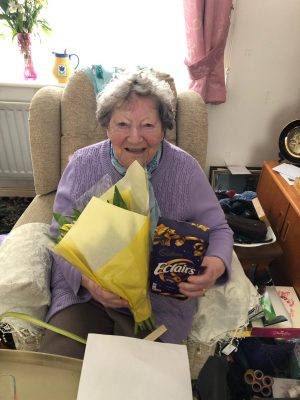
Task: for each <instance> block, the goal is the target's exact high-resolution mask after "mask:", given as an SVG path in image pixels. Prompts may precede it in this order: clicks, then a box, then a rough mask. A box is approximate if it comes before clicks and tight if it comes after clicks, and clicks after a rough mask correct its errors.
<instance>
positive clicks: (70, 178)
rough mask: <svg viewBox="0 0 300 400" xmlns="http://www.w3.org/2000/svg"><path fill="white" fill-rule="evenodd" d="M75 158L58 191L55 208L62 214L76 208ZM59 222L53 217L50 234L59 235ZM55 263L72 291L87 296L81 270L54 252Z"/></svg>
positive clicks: (69, 213)
mask: <svg viewBox="0 0 300 400" xmlns="http://www.w3.org/2000/svg"><path fill="white" fill-rule="evenodd" d="M74 164H75V160H74V158H73V159H71V160H70V162H69V163H68V165H67V167H66V169H65V170H64V173H63V175H62V177H61V179H60V182H59V185H58V188H57V193H56V197H55V201H54V206H53V210H54V211H55V212H57V213H60V214H62V215H71V214H72V210H73V208H75V204H74V199H73V198H72V188H73V187H74V181H75V165H74ZM57 227H58V224H57V222H56V221H55V220H54V219H53V220H52V223H51V227H50V234H51V235H52V236H55V235H57V234H58V233H57V232H58V231H57ZM53 263H55V264H56V265H55V268H58V269H59V270H60V271H61V272H62V274H63V276H64V278H65V280H66V281H67V282H68V285H69V286H70V287H71V289H72V291H73V292H74V294H75V295H77V296H84V297H86V296H87V291H86V290H85V289H84V288H83V287H81V286H80V285H81V277H82V275H81V272H80V271H79V270H78V269H77V268H75V267H73V266H72V265H71V264H70V263H69V262H67V261H66V260H64V259H63V258H62V257H60V256H58V255H57V254H54V253H53Z"/></svg>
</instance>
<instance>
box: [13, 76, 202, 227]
mask: <svg viewBox="0 0 300 400" xmlns="http://www.w3.org/2000/svg"><path fill="white" fill-rule="evenodd" d="M157 76H158V77H159V78H160V79H164V80H166V81H167V82H168V83H169V84H170V86H171V88H172V90H173V91H174V93H176V88H175V84H174V80H173V79H172V77H171V76H170V75H168V74H164V73H161V72H157ZM176 101H177V104H176V110H177V113H176V126H175V127H174V128H173V129H172V130H170V131H168V132H167V135H166V138H167V140H169V141H170V142H172V143H174V144H177V145H178V146H179V147H181V148H183V149H184V150H186V151H187V152H189V153H190V154H192V155H193V156H194V157H195V158H196V159H197V160H198V161H199V163H200V165H201V166H203V167H204V165H205V159H206V149H207V113H206V106H205V104H204V102H203V101H202V99H201V97H200V96H199V95H197V94H196V93H195V92H192V91H190V90H187V91H184V92H182V93H178V94H177V93H176ZM95 113H96V96H95V92H94V88H93V85H92V83H91V81H90V79H89V78H88V76H87V75H86V74H85V72H83V71H76V72H75V73H74V74H73V75H72V76H71V78H70V80H69V81H68V83H67V84H66V86H65V87H64V88H62V87H43V88H42V89H40V90H39V91H38V92H37V93H36V94H35V95H34V97H33V99H32V102H31V105H30V111H29V130H30V146H31V156H32V165H33V176H34V185H35V191H36V197H35V198H34V200H33V201H32V203H31V204H30V206H29V207H28V208H27V210H26V211H25V213H24V214H23V215H22V216H21V218H20V219H19V220H18V221H17V223H16V224H15V226H14V228H15V227H17V226H20V225H23V224H26V223H29V222H43V223H50V222H51V218H52V207H53V202H54V197H55V192H56V189H57V185H58V182H59V179H60V177H61V174H62V172H63V170H64V168H65V166H66V164H67V162H68V157H69V156H70V155H71V154H72V153H73V152H74V151H75V150H77V149H79V148H81V147H84V146H88V145H90V144H93V143H96V142H98V141H101V140H103V139H105V138H106V135H105V132H104V131H103V129H102V128H101V127H100V125H99V124H98V121H97V120H96V116H95Z"/></svg>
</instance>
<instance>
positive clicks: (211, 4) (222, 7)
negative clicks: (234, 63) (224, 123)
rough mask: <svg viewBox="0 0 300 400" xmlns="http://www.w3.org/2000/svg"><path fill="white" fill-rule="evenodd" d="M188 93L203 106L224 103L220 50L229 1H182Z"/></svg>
mask: <svg viewBox="0 0 300 400" xmlns="http://www.w3.org/2000/svg"><path fill="white" fill-rule="evenodd" d="M183 1H184V17H185V26H186V38H187V47H188V53H187V57H186V59H185V64H186V66H187V68H188V71H189V75H190V78H191V84H190V89H192V90H194V91H196V92H197V93H199V94H200V95H201V97H202V98H203V100H204V102H205V103H212V104H219V103H224V102H225V101H226V88H225V77H224V49H225V45H226V39H227V35H228V30H229V26H230V12H231V8H232V0H183Z"/></svg>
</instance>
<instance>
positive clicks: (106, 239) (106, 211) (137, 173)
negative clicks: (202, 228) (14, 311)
mask: <svg viewBox="0 0 300 400" xmlns="http://www.w3.org/2000/svg"><path fill="white" fill-rule="evenodd" d="M116 186H117V187H118V189H119V191H120V193H121V196H122V197H123V200H124V201H125V203H126V205H127V208H128V210H125V209H123V208H120V207H117V206H115V205H113V204H112V201H113V195H114V188H115V187H114V186H113V187H111V188H110V189H109V190H108V191H107V192H105V193H104V194H103V195H102V196H101V197H100V198H97V197H93V198H92V199H91V200H90V202H89V203H88V204H87V206H86V207H85V209H84V210H83V212H82V213H81V215H80V216H79V218H78V219H77V221H76V222H75V224H74V225H73V226H72V228H71V229H70V230H69V231H68V232H67V234H66V235H65V236H64V237H63V238H62V239H61V241H60V242H59V243H58V244H57V245H55V246H54V247H53V249H52V250H53V252H54V253H56V254H58V255H60V256H62V257H63V258H64V259H66V260H67V261H68V262H70V263H71V264H72V265H74V266H75V267H77V268H78V269H79V270H80V271H81V272H82V274H84V275H86V276H88V277H89V278H90V279H92V280H93V281H95V282H96V283H98V284H99V285H100V286H101V287H103V288H105V289H107V290H109V291H111V292H114V293H116V294H117V295H119V296H120V297H122V298H124V299H126V300H127V301H128V303H129V305H130V308H131V311H132V313H133V316H134V319H135V322H136V323H140V322H142V321H145V320H147V319H148V318H150V317H151V305H150V300H149V297H148V265H149V252H150V213H149V190H148V178H147V175H146V173H145V171H144V169H143V168H142V167H141V166H140V164H139V163H138V162H137V161H135V162H134V163H132V164H131V166H130V167H129V168H128V170H127V172H126V175H125V176H124V178H122V179H121V180H120V181H119V182H117V184H116ZM107 201H109V203H108V202H107Z"/></svg>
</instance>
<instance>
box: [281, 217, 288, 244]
mask: <svg viewBox="0 0 300 400" xmlns="http://www.w3.org/2000/svg"><path fill="white" fill-rule="evenodd" d="M289 227H290V223H289V221H287V222H286V223H285V224H284V227H283V230H282V234H281V240H282V241H283V242H284V241H285V239H286V235H287V233H288V230H289Z"/></svg>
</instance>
